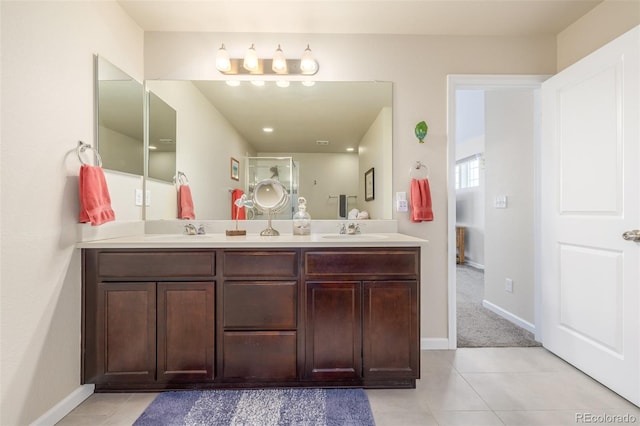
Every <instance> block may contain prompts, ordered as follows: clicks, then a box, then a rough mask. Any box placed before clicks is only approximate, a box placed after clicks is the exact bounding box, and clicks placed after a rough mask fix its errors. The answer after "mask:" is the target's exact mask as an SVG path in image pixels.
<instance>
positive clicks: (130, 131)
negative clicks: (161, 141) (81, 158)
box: [95, 56, 144, 176]
mask: <svg viewBox="0 0 640 426" xmlns="http://www.w3.org/2000/svg"><path fill="white" fill-rule="evenodd" d="M95 62H96V66H95V69H96V75H95V84H96V97H97V99H96V103H97V106H96V114H97V117H96V123H97V127H98V129H97V132H96V134H97V138H98V142H97V146H98V150H99V152H100V156H101V157H102V167H103V168H105V169H109V170H116V171H120V172H125V173H130V174H134V175H139V176H142V175H143V173H144V118H143V111H144V105H143V102H144V90H143V87H142V84H141V83H140V82H138V81H136V80H135V79H133V78H132V77H131V76H129V75H128V74H127V73H125V72H124V71H122V70H120V69H119V68H118V67H116V66H115V65H113V64H112V63H110V62H109V61H108V60H106V59H105V58H103V57H101V56H96V57H95Z"/></svg>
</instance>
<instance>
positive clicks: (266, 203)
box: [253, 179, 289, 236]
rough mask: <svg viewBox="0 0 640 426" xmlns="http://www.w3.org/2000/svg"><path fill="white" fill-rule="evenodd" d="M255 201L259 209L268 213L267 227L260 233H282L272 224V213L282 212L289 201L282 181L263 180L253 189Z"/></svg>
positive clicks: (266, 234) (270, 234)
mask: <svg viewBox="0 0 640 426" xmlns="http://www.w3.org/2000/svg"><path fill="white" fill-rule="evenodd" d="M253 202H254V204H255V206H256V207H257V208H258V209H259V210H261V211H263V212H265V213H267V218H268V222H267V223H268V225H267V229H265V230H264V231H262V232H260V235H263V236H276V235H280V233H279V232H278V231H277V230H275V229H273V227H272V226H271V214H272V213H278V212H280V211H281V210H282V209H284V208H285V207H286V206H287V204H288V203H289V194H288V193H287V189H286V188H285V187H284V186H283V185H282V184H281V183H280V181H277V180H275V179H265V180H261V181H260V182H258V184H257V185H256V187H255V189H254V190H253Z"/></svg>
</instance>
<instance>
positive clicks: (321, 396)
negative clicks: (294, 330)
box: [134, 389, 375, 426]
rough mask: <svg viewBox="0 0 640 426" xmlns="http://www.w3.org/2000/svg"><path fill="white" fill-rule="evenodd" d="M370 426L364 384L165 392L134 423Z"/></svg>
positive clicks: (143, 425) (152, 425) (136, 425)
mask: <svg viewBox="0 0 640 426" xmlns="http://www.w3.org/2000/svg"><path fill="white" fill-rule="evenodd" d="M158 425H194V426H195V425H202V426H205V425H206V426H209V425H211V426H213V425H215V426H222V425H225V426H226V425H238V426H240V425H242V426H269V425H274V426H284V425H305V426H324V425H327V426H369V425H375V422H374V421H373V414H372V413H371V407H370V405H369V399H368V398H367V394H366V393H365V391H364V390H362V389H261V390H207V391H177V392H164V393H161V394H160V395H158V397H156V399H155V400H154V401H153V402H152V403H151V405H149V407H147V409H146V410H145V411H144V413H142V415H141V416H140V417H139V418H138V420H136V422H135V423H134V426H158Z"/></svg>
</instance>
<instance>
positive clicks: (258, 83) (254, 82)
mask: <svg viewBox="0 0 640 426" xmlns="http://www.w3.org/2000/svg"><path fill="white" fill-rule="evenodd" d="M251 84H253V85H254V86H258V87H261V86H264V80H251Z"/></svg>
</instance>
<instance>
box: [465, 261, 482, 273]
mask: <svg viewBox="0 0 640 426" xmlns="http://www.w3.org/2000/svg"><path fill="white" fill-rule="evenodd" d="M464 264H465V265H469V266H472V267H474V268H476V269H481V270H483V271H484V265H481V264H479V263H476V262H474V261H473V260H468V259H465V261H464Z"/></svg>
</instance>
